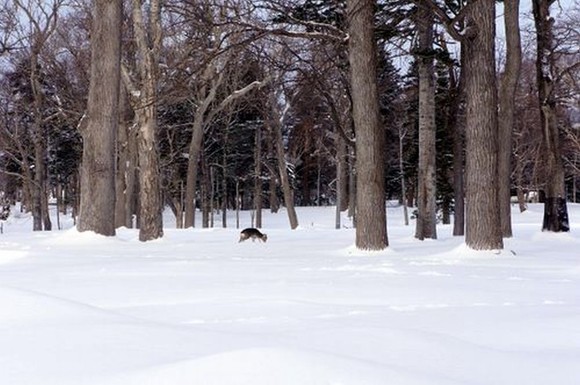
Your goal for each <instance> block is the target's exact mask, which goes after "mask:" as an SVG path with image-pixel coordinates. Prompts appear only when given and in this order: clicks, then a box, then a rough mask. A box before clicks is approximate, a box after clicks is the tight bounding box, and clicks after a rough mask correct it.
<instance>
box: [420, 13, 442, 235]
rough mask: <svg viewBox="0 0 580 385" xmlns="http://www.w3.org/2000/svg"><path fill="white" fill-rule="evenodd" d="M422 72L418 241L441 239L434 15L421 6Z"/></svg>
mask: <svg viewBox="0 0 580 385" xmlns="http://www.w3.org/2000/svg"><path fill="white" fill-rule="evenodd" d="M416 24H417V30H418V32H417V34H418V47H417V51H418V52H417V53H416V55H417V56H418V71H419V175H418V190H419V191H418V197H417V222H416V230H415V238H417V239H420V240H423V239H425V238H430V239H436V238H437V222H436V214H437V203H436V195H435V194H436V180H435V172H436V165H435V159H436V157H435V155H436V150H435V79H434V75H435V74H434V67H433V16H432V13H431V11H430V10H428V9H426V8H422V7H419V11H418V14H417V22H416Z"/></svg>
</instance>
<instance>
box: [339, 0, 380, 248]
mask: <svg viewBox="0 0 580 385" xmlns="http://www.w3.org/2000/svg"><path fill="white" fill-rule="evenodd" d="M375 5H376V4H375V2H374V1H372V0H348V1H347V13H348V17H349V40H348V43H349V63H350V67H351V68H350V70H351V89H352V102H353V119H354V127H355V133H356V172H357V180H356V185H357V200H356V216H357V219H356V247H357V248H359V249H363V250H382V249H384V248H386V247H387V246H388V244H389V243H388V238H387V221H386V209H385V173H384V170H385V161H384V151H385V146H384V143H385V133H384V132H383V130H382V129H381V126H380V123H379V99H378V90H377V68H376V67H377V66H376V60H377V58H376V57H377V49H376V42H375V38H374V27H373V26H374V10H375Z"/></svg>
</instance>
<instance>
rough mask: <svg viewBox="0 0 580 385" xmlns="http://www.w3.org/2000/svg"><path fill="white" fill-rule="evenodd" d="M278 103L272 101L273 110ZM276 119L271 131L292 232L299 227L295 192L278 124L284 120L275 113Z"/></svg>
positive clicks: (273, 120) (273, 121)
mask: <svg viewBox="0 0 580 385" xmlns="http://www.w3.org/2000/svg"><path fill="white" fill-rule="evenodd" d="M275 103H276V101H275V100H273V101H272V109H273V110H275V108H276V107H275V105H276V104H275ZM273 113H274V117H273V119H272V122H271V129H272V130H273V131H274V138H275V141H276V157H277V159H278V173H279V175H280V184H281V185H282V193H283V195H284V205H285V206H286V211H287V212H288V221H289V222H290V228H291V229H292V230H294V229H296V228H297V227H298V216H297V215H296V209H295V208H294V192H293V191H292V186H290V178H289V177H288V168H287V165H286V152H285V151H284V140H283V138H282V127H281V124H277V123H278V122H281V121H282V120H281V119H280V117H278V116H277V113H276V112H275V111H273Z"/></svg>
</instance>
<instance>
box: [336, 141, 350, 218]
mask: <svg viewBox="0 0 580 385" xmlns="http://www.w3.org/2000/svg"><path fill="white" fill-rule="evenodd" d="M335 143H336V214H335V228H336V229H340V227H341V212H342V211H344V210H346V209H347V208H348V200H347V199H346V198H347V197H346V195H347V193H346V191H347V190H346V188H347V184H346V178H347V173H346V171H347V164H346V144H345V142H344V138H343V137H342V135H340V134H336V138H335Z"/></svg>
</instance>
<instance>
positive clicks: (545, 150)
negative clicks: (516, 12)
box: [532, 0, 570, 232]
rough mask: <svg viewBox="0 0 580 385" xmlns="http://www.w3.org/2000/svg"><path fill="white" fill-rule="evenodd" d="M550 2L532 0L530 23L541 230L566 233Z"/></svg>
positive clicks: (568, 225) (566, 214)
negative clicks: (540, 166) (541, 185)
mask: <svg viewBox="0 0 580 385" xmlns="http://www.w3.org/2000/svg"><path fill="white" fill-rule="evenodd" d="M553 2H554V0H533V1H532V5H533V13H534V21H535V24H536V35H537V39H536V40H537V50H536V51H537V55H538V56H537V59H536V71H537V74H536V76H537V82H538V97H539V102H540V117H541V120H542V121H541V124H542V152H541V156H542V158H543V159H542V160H543V164H544V170H543V171H544V174H543V175H544V181H545V183H544V192H545V194H546V198H545V201H544V220H543V224H542V230H543V231H553V232H565V231H570V224H569V222H568V206H567V204H566V190H565V185H564V176H565V174H564V166H563V164H562V156H561V155H562V150H561V147H560V139H559V131H558V122H557V116H556V98H555V95H554V86H555V82H556V77H557V73H556V65H555V57H554V35H553V31H552V26H553V23H554V19H552V18H551V17H550V5H551V4H552V3H553Z"/></svg>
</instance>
